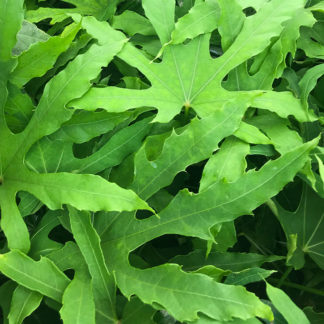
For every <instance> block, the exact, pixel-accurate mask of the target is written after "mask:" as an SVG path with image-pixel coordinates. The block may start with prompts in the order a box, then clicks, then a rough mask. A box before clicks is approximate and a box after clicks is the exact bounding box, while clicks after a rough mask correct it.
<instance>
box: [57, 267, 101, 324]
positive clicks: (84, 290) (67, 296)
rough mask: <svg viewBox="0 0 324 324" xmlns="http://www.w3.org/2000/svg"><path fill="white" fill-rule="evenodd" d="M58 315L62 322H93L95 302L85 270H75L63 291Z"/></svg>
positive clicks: (81, 323) (91, 323)
mask: <svg viewBox="0 0 324 324" xmlns="http://www.w3.org/2000/svg"><path fill="white" fill-rule="evenodd" d="M62 303H63V306H62V308H61V309H60V315H61V318H62V320H63V322H64V324H83V323H89V324H95V323H96V321H95V304H94V300H93V294H92V285H91V278H90V276H89V274H88V273H87V272H85V271H82V270H81V271H80V270H78V271H76V272H75V275H74V278H73V280H72V281H71V283H70V284H69V285H68V286H67V288H66V289H65V291H64V295H63V300H62Z"/></svg>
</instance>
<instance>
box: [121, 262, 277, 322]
mask: <svg viewBox="0 0 324 324" xmlns="http://www.w3.org/2000/svg"><path fill="white" fill-rule="evenodd" d="M125 270H126V271H125ZM116 279H117V283H118V286H119V287H120V289H121V290H122V291H123V293H124V294H125V295H126V296H127V297H129V296H130V295H132V294H133V292H134V290H135V291H137V294H138V293H139V291H141V293H140V298H141V299H142V300H143V302H145V303H152V302H158V303H159V304H162V305H163V306H165V307H166V308H167V309H168V312H169V313H170V314H171V315H172V316H174V317H175V318H177V319H179V320H180V321H185V320H188V321H192V320H194V319H197V318H198V315H197V312H198V311H199V312H203V313H204V314H206V315H208V316H210V317H212V318H215V319H218V320H225V321H226V320H231V319H232V317H233V316H236V317H239V318H242V319H248V318H250V317H253V316H254V315H258V316H261V317H265V318H269V319H271V318H272V313H271V311H270V309H269V308H268V307H267V306H265V305H264V304H262V303H261V302H260V301H259V300H258V299H257V298H256V297H255V296H254V295H253V294H251V293H248V292H247V291H246V290H245V289H244V288H243V287H239V286H228V285H224V284H220V283H217V282H215V281H214V280H213V279H212V278H209V277H208V276H206V275H203V274H189V273H184V272H182V271H181V270H180V267H179V266H177V265H175V264H166V265H163V266H159V267H155V268H152V269H146V270H135V269H132V268H130V267H126V268H125V265H124V271H118V272H116ZM130 282H131V283H132V285H131V286H130V285H129V283H130ZM202 291H203V292H204V293H203V294H202ZM170 292H171V294H170ZM175 300H177V301H178V302H180V303H181V305H183V306H184V307H177V303H175Z"/></svg>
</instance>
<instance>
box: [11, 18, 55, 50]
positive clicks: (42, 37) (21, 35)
mask: <svg viewBox="0 0 324 324" xmlns="http://www.w3.org/2000/svg"><path fill="white" fill-rule="evenodd" d="M49 38H50V36H49V35H48V34H46V33H45V32H43V31H42V30H41V29H39V28H38V27H37V26H36V25H35V24H32V23H30V22H29V21H27V20H24V21H23V23H22V26H21V29H20V30H19V32H18V34H17V43H16V45H15V47H14V48H13V49H12V54H13V55H15V56H17V55H20V54H21V53H22V52H25V51H26V50H28V49H29V47H30V46H31V45H32V44H34V43H38V42H45V41H47V40H48V39H49Z"/></svg>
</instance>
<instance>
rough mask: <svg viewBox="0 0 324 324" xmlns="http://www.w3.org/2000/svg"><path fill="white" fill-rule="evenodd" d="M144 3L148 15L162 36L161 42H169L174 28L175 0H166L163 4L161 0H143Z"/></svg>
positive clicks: (160, 36)
mask: <svg viewBox="0 0 324 324" xmlns="http://www.w3.org/2000/svg"><path fill="white" fill-rule="evenodd" d="M142 5H143V8H144V11H145V15H146V17H147V18H148V19H149V20H150V22H151V23H152V25H153V27H154V29H155V31H156V33H157V34H158V36H159V38H160V41H161V44H162V45H163V44H165V43H167V42H168V41H169V40H170V36H171V32H172V31H173V29H174V11H175V1H174V0H164V1H163V6H161V3H160V1H159V0H143V1H142Z"/></svg>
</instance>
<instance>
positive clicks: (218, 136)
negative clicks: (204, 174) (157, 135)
mask: <svg viewBox="0 0 324 324" xmlns="http://www.w3.org/2000/svg"><path fill="white" fill-rule="evenodd" d="M245 109H246V105H245V106H244V103H243V104H242V103H240V102H234V103H229V104H227V105H226V106H225V107H224V109H221V110H219V111H216V112H215V113H213V114H211V115H210V116H209V117H208V118H204V119H201V120H198V119H195V120H193V121H191V123H190V124H189V125H188V126H187V127H186V128H185V130H184V131H183V132H182V133H181V134H180V135H177V134H176V133H173V134H171V136H170V137H168V138H167V139H166V140H165V142H164V145H163V149H162V152H161V154H160V155H159V156H158V157H157V158H156V159H154V160H153V161H149V160H148V159H147V154H146V152H145V151H146V148H145V147H142V149H140V150H139V151H138V152H137V153H136V155H135V166H134V167H135V177H134V181H133V183H132V185H131V188H132V189H133V190H134V191H135V192H137V193H138V194H139V196H140V197H142V198H143V199H147V198H149V197H151V196H152V195H153V194H154V193H156V192H157V191H158V190H159V189H160V188H163V187H165V186H167V185H169V184H170V183H171V182H172V180H173V178H174V177H175V175H176V174H177V173H178V172H180V171H182V170H184V169H185V168H186V167H187V166H188V165H191V164H194V163H197V162H200V161H202V160H204V159H206V158H208V157H209V156H211V155H212V153H213V152H214V151H215V150H216V149H217V148H218V143H219V142H220V141H221V140H222V139H223V138H224V137H226V136H228V135H231V134H232V133H233V132H234V131H235V130H236V129H237V128H238V127H239V125H240V121H241V119H242V117H243V114H244V111H245ZM153 145H154V144H153ZM184 147H185V148H186V150H184V149H183V148H184Z"/></svg>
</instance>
